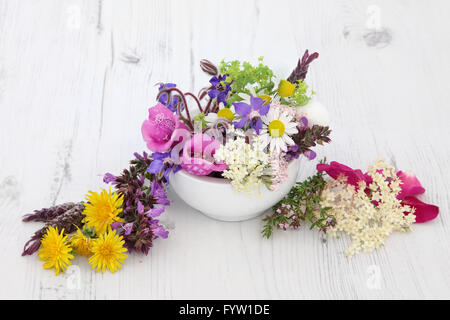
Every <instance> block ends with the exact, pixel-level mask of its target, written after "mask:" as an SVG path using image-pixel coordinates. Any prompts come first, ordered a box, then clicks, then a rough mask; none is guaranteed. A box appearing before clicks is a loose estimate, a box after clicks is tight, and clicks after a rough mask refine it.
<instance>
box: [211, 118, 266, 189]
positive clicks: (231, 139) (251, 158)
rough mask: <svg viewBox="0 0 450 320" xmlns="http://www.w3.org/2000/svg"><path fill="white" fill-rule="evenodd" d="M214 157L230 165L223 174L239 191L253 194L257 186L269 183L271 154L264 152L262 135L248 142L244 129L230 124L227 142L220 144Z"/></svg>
mask: <svg viewBox="0 0 450 320" xmlns="http://www.w3.org/2000/svg"><path fill="white" fill-rule="evenodd" d="M214 158H215V159H216V160H217V161H224V162H225V163H226V164H227V165H228V168H227V169H226V170H225V171H224V172H223V176H224V177H225V178H227V179H229V180H230V181H231V185H232V186H233V187H234V189H235V190H236V191H237V192H246V193H248V194H252V193H254V190H255V188H257V189H259V188H260V187H261V186H262V185H264V184H267V183H268V181H267V179H268V178H267V168H268V166H269V165H270V155H269V154H267V153H265V152H264V141H263V140H262V139H261V137H260V136H253V137H251V141H250V143H247V142H246V136H245V133H244V131H242V130H237V129H235V128H234V127H233V126H230V127H229V129H228V130H227V141H226V144H225V145H221V146H220V148H219V149H218V150H217V151H216V153H215V154H214Z"/></svg>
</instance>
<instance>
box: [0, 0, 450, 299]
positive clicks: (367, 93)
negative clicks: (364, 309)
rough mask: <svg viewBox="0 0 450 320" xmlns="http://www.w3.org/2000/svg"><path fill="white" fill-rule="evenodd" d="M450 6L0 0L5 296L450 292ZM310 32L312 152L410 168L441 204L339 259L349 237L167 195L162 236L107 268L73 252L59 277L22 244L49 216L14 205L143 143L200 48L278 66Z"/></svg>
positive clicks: (86, 177)
mask: <svg viewBox="0 0 450 320" xmlns="http://www.w3.org/2000/svg"><path fill="white" fill-rule="evenodd" d="M449 12H450V2H448V1H445V0H434V1H419V0H415V1H414V0H409V1H407V0H398V1H387V0H386V1H380V0H371V1H365V0H364V1H360V0H340V1H332V0H329V1H310V0H308V1H297V0H296V1H293V0H292V1H281V0H278V1H242V0H239V1H234V0H228V1H192V0H190V1H167V0H164V1H163V0H161V1H144V0H142V1H126V0H116V1H108V0H103V1H102V0H98V1H93V0H89V1H87V0H86V1H77V0H65V1H62V0H48V1H43V0H20V1H19V0H0V117H1V118H0V119H1V124H0V150H1V152H0V188H1V189H0V261H1V262H0V298H27V299H46V298H56V299H65V298H75V299H109V298H123V299H129V298H137V299H141V298H142V299H144V298H146V299H147V298H152V299H155V298H167V299H172V298H173V299H175V298H183V299H184V298H193V299H197V298H207V299H211V298H224V299H229V298H237V299H240V298H256V299H259V298H267V299H273V298H287V299H291V298H296V299H310V298H325V299H331V298H343V299H355V298H358V299H367V298H375V299H379V298H394V299H403V298H413V299H415V298H450V268H449V267H450V251H449V240H450V235H449V232H450V217H449V206H450V197H449V193H450V174H449V170H450V166H449V158H450V148H449V147H450V143H449V141H448V139H449V135H450V129H449V126H448V121H449V117H450V111H449V110H450V109H449V108H450V104H449V101H450V80H449V75H450V59H449V57H450V22H449V20H448V14H449ZM306 48H309V49H310V50H314V51H318V52H320V58H319V59H318V60H317V61H316V62H314V63H313V65H312V66H311V68H310V73H309V76H308V81H309V83H310V84H311V85H312V86H313V88H314V89H315V90H316V91H317V92H318V95H317V97H318V99H319V100H320V101H322V102H323V103H324V104H326V105H327V106H328V108H329V110H330V112H331V115H332V127H333V130H334V131H333V136H332V138H333V143H332V144H331V145H329V146H327V147H325V148H322V149H319V156H324V155H326V156H327V157H328V159H330V160H337V161H341V162H343V163H346V164H348V165H350V166H354V167H360V168H366V167H367V165H368V164H369V163H370V162H371V161H372V160H374V159H375V158H377V157H384V158H386V159H387V160H388V161H390V162H391V163H393V164H395V165H396V166H397V167H398V168H401V169H403V170H408V169H413V170H414V172H415V173H416V174H417V175H418V177H419V178H420V180H421V181H422V183H423V185H424V186H425V187H426V189H427V192H426V195H425V197H424V198H423V199H424V200H425V201H428V202H431V203H434V204H437V205H439V206H440V209H441V212H440V216H439V217H438V218H437V219H436V220H434V221H432V222H430V223H427V224H423V225H416V228H415V231H414V232H412V233H410V234H396V235H394V236H392V237H391V238H389V239H388V241H387V244H386V246H385V247H384V248H382V249H380V250H378V251H376V252H374V253H372V254H362V255H360V256H357V257H354V258H352V259H348V258H346V257H345V255H344V249H345V248H346V245H347V240H346V239H345V238H341V239H328V241H326V242H325V241H322V239H321V238H320V237H319V236H318V234H317V233H316V232H312V231H309V230H308V229H306V228H305V229H302V230H300V231H297V232H287V233H277V234H275V236H274V237H273V238H272V239H271V240H265V239H263V238H262V237H261V236H260V230H261V227H262V222H261V220H260V219H259V218H257V219H253V220H250V221H246V222H242V223H223V222H217V221H214V220H211V219H209V218H207V217H204V216H203V215H201V214H200V213H198V212H196V211H195V210H193V209H190V208H188V207H187V206H186V205H185V204H183V202H182V201H181V200H180V199H178V198H177V197H176V196H175V195H174V194H173V193H170V194H169V196H170V198H171V200H172V206H171V207H170V208H169V209H168V211H167V213H166V217H165V218H164V220H165V222H166V224H167V225H168V226H169V227H170V229H171V234H170V237H169V239H167V240H159V241H156V242H155V244H154V248H153V249H152V250H151V252H150V254H149V255H148V256H140V255H132V256H131V257H130V258H129V259H127V261H126V265H125V266H124V268H123V269H122V270H121V271H120V272H118V273H116V274H110V273H105V274H104V275H102V274H97V273H95V272H93V271H91V270H90V269H89V265H88V263H87V260H86V259H84V258H77V259H76V260H75V261H74V266H73V267H72V268H71V269H70V270H69V271H68V272H67V273H66V274H65V275H62V276H58V277H55V276H54V275H53V272H51V271H48V270H44V269H43V268H42V262H41V261H39V260H38V258H37V257H36V256H32V257H21V256H20V253H21V250H22V247H23V244H24V242H25V241H26V240H28V238H29V237H30V235H31V234H32V233H33V232H34V231H35V230H36V229H37V228H39V227H40V226H41V225H40V224H37V223H36V224H25V223H22V222H21V216H22V215H23V214H25V213H28V212H30V211H32V210H33V209H37V208H41V207H47V206H50V205H52V204H55V203H61V202H65V201H77V200H81V199H83V197H84V194H85V193H86V192H87V191H88V190H90V189H92V190H98V189H99V188H100V187H101V186H102V185H103V184H102V174H103V173H104V172H106V171H111V172H114V173H118V172H119V171H120V170H121V169H122V168H124V167H126V166H127V163H128V161H129V159H130V158H131V157H132V153H133V152H134V151H142V150H144V149H145V144H144V143H143V141H142V138H141V134H140V125H141V123H142V121H143V120H144V118H145V117H146V116H147V107H149V106H151V105H152V103H153V102H154V97H155V94H156V93H157V88H156V87H154V84H155V83H156V82H158V81H172V82H176V83H178V84H179V86H180V87H181V88H183V89H185V90H195V91H197V90H198V89H200V88H201V87H202V86H203V85H204V84H205V83H206V82H207V81H208V77H207V76H206V75H204V74H203V73H202V72H201V71H200V68H199V67H198V61H199V60H200V59H201V58H208V59H210V60H212V61H215V62H219V61H220V59H222V58H226V59H231V58H237V59H248V60H251V61H255V60H256V58H257V57H258V56H261V55H263V56H264V57H265V60H266V62H267V63H268V64H270V65H271V66H273V67H274V69H275V70H276V71H277V72H279V75H280V77H287V76H288V74H289V72H290V71H291V69H292V68H293V67H294V66H295V64H296V61H297V58H298V57H299V56H300V55H301V54H302V53H303V51H304V50H305V49H306ZM313 165H314V163H305V166H304V169H303V170H302V174H301V177H300V178H304V177H306V176H308V175H310V174H312V173H313Z"/></svg>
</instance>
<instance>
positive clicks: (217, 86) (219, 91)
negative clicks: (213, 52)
mask: <svg viewBox="0 0 450 320" xmlns="http://www.w3.org/2000/svg"><path fill="white" fill-rule="evenodd" d="M226 78H227V76H226V75H223V76H219V77H216V76H214V77H212V78H211V80H209V83H211V85H212V88H211V89H210V90H209V91H208V96H209V97H210V98H211V99H214V98H217V101H218V102H219V103H220V102H222V103H223V104H224V105H226V104H227V95H228V92H230V90H231V85H230V84H229V83H225V86H224V84H223V83H224V81H225V80H226Z"/></svg>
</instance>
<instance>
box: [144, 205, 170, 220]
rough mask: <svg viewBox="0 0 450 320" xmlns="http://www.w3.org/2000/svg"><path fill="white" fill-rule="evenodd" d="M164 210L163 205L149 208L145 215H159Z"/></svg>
mask: <svg viewBox="0 0 450 320" xmlns="http://www.w3.org/2000/svg"><path fill="white" fill-rule="evenodd" d="M165 210H166V207H163V206H158V207H154V208H151V209H150V210H149V211H147V217H148V218H156V217H159V216H160V215H161V214H162V213H163V212H164V211H165Z"/></svg>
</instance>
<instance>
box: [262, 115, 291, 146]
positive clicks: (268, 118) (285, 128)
mask: <svg viewBox="0 0 450 320" xmlns="http://www.w3.org/2000/svg"><path fill="white" fill-rule="evenodd" d="M262 122H263V130H264V131H263V132H262V133H261V136H262V137H263V138H264V140H265V146H267V145H269V147H270V152H275V153H280V152H281V151H284V152H286V151H287V146H289V145H294V144H295V142H294V140H292V138H291V137H290V136H291V135H293V134H296V133H297V132H298V129H297V123H296V122H295V120H294V119H293V117H292V116H290V115H289V114H287V113H286V112H283V111H281V110H280V109H278V108H270V110H269V112H268V113H267V115H265V116H263V117H262Z"/></svg>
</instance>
